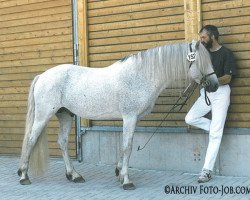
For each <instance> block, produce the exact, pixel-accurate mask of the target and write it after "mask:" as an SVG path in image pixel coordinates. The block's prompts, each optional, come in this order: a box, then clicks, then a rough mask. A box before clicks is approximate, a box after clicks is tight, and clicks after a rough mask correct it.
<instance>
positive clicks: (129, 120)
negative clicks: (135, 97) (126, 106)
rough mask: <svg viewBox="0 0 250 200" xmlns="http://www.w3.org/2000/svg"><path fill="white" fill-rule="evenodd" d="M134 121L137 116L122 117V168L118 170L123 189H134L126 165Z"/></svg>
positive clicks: (130, 148)
mask: <svg viewBox="0 0 250 200" xmlns="http://www.w3.org/2000/svg"><path fill="white" fill-rule="evenodd" d="M136 122H137V117H131V116H128V117H125V118H123V162H122V169H121V171H120V180H121V181H122V182H123V189H124V190H133V189H135V186H134V184H133V183H132V182H131V181H130V180H129V175H128V166H129V158H130V155H131V152H132V143H133V136H134V130H135V126H136Z"/></svg>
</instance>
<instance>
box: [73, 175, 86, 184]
mask: <svg viewBox="0 0 250 200" xmlns="http://www.w3.org/2000/svg"><path fill="white" fill-rule="evenodd" d="M72 181H73V182H74V183H84V182H85V180H84V178H83V177H82V176H79V177H77V178H75V179H73V180H72Z"/></svg>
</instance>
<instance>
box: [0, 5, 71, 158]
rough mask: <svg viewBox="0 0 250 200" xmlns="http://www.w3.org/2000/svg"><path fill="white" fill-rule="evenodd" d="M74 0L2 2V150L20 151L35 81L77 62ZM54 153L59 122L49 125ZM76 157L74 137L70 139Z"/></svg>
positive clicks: (0, 129)
mask: <svg viewBox="0 0 250 200" xmlns="http://www.w3.org/2000/svg"><path fill="white" fill-rule="evenodd" d="M71 19H72V17H71V1H70V0H63V1H62V0H55V1H51V0H30V1H26V0H12V1H9V0H6V1H1V3H0V100H1V101H0V153H1V154H19V153H20V152H21V145H22V139H23V134H24V126H25V115H26V104H27V97H28V90H29V86H30V82H31V80H32V79H33V78H34V77H35V75H37V74H40V73H42V72H43V71H45V70H46V69H49V68H51V67H53V66H55V65H58V64H61V63H72V36H71V35H72V25H71V24H72V20H71ZM48 134H49V140H50V142H49V147H50V152H51V155H59V154H60V152H59V147H58V145H57V144H56V141H57V134H58V122H57V121H55V120H52V122H50V124H49V128H48ZM69 146H70V153H71V155H74V154H75V153H74V149H75V145H74V135H73V134H72V136H71V139H70V145H69Z"/></svg>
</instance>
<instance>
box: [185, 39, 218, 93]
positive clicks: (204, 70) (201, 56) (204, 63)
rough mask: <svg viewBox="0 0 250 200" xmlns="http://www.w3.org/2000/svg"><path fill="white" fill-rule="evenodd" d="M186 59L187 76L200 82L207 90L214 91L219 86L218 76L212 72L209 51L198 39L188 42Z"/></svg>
mask: <svg viewBox="0 0 250 200" xmlns="http://www.w3.org/2000/svg"><path fill="white" fill-rule="evenodd" d="M193 46H194V47H193ZM187 59H188V61H189V62H190V65H189V76H190V77H191V78H192V79H193V80H195V81H196V82H197V83H199V84H202V85H203V86H204V87H205V89H206V90H207V91H208V92H215V91H216V90H217V89H218V86H219V82H218V78H217V76H216V74H215V73H214V70H213V65H212V62H211V58H210V55H209V52H208V51H207V49H206V48H205V47H204V46H203V44H201V42H200V41H198V42H192V43H190V44H189V51H188V55H187Z"/></svg>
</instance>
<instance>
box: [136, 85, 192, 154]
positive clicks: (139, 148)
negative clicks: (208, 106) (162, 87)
mask: <svg viewBox="0 0 250 200" xmlns="http://www.w3.org/2000/svg"><path fill="white" fill-rule="evenodd" d="M195 89H196V87H194V88H192V91H191V92H189V93H188V95H187V96H186V98H185V101H184V102H183V103H182V104H178V102H179V101H180V99H181V98H182V97H181V96H180V97H179V98H178V99H177V101H176V102H175V104H174V105H173V107H172V108H171V109H170V110H169V111H168V113H167V114H166V116H165V117H164V119H163V120H162V121H161V123H160V124H159V125H158V126H157V128H156V129H155V131H154V133H153V134H152V135H151V136H150V137H149V139H148V140H147V142H146V143H145V144H144V145H143V147H142V148H141V146H140V145H139V146H138V148H137V151H141V150H143V149H144V148H145V147H146V146H147V144H148V143H149V141H150V140H151V139H152V137H153V136H154V135H155V134H156V132H157V131H158V129H159V128H160V127H161V125H162V123H163V122H164V121H165V120H166V118H167V117H168V115H169V114H170V113H171V111H173V110H174V109H175V108H176V107H178V106H181V107H180V109H179V110H178V111H181V109H182V108H183V106H184V105H185V104H186V103H187V101H188V99H189V98H190V97H191V96H192V94H193V93H194V91H195ZM185 90H186V89H185ZM185 90H184V91H185Z"/></svg>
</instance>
